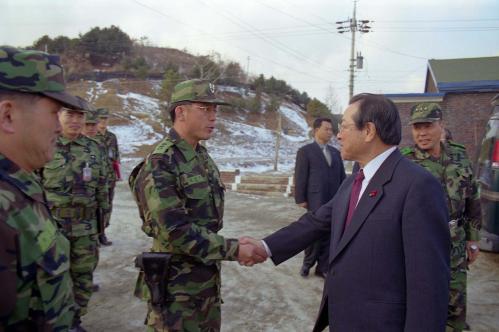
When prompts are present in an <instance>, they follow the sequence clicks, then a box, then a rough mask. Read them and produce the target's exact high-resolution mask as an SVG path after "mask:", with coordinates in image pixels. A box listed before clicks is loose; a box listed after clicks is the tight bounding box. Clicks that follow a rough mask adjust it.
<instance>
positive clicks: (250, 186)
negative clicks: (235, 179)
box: [237, 183, 288, 193]
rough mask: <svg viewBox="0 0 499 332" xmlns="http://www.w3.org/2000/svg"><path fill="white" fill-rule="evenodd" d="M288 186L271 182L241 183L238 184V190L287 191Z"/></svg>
mask: <svg viewBox="0 0 499 332" xmlns="http://www.w3.org/2000/svg"><path fill="white" fill-rule="evenodd" d="M287 188H288V186H286V185H281V184H270V183H239V184H238V185H237V191H240V190H257V191H277V192H282V193H284V192H286V190H287Z"/></svg>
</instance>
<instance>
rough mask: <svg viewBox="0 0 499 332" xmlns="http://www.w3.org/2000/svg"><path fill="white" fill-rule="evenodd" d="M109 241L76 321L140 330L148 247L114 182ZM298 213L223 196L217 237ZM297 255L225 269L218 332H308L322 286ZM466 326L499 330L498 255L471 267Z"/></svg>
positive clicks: (283, 202) (253, 231)
mask: <svg viewBox="0 0 499 332" xmlns="http://www.w3.org/2000/svg"><path fill="white" fill-rule="evenodd" d="M116 189H117V190H116V197H115V201H114V211H113V216H112V221H111V226H110V228H109V230H108V237H109V238H110V239H111V240H112V241H113V245H112V246H110V247H104V248H102V249H101V257H100V262H99V266H98V267H97V270H96V272H95V279H96V282H97V283H99V284H100V286H101V290H100V291H99V292H97V293H95V294H94V295H93V297H92V300H91V302H90V308H89V313H88V314H87V315H86V316H85V317H83V326H84V327H85V328H86V329H87V330H88V331H95V332H100V331H106V332H107V331H120V332H121V331H143V330H144V325H143V322H144V317H145V303H143V302H141V301H140V300H138V299H136V298H134V297H133V294H132V293H133V288H134V285H135V279H136V277H137V270H136V269H135V267H134V264H133V260H134V257H135V256H136V255H137V254H139V253H140V252H142V251H147V250H148V248H149V246H150V243H151V241H150V239H148V238H147V237H146V236H145V235H144V234H143V233H142V232H141V230H140V219H139V216H138V213H137V208H136V206H135V203H134V201H133V199H132V196H131V194H130V193H129V191H128V187H127V186H126V184H125V182H120V183H118V186H117V188H116ZM303 212H304V211H303V210H302V209H300V208H298V207H296V206H295V204H294V202H293V200H292V199H291V198H284V197H282V198H279V197H278V198H275V197H273V198H268V197H258V196H250V195H244V194H238V193H233V192H229V193H228V194H227V201H226V214H225V219H224V223H225V224H224V229H223V230H222V232H221V233H222V234H223V235H224V236H227V237H239V236H241V235H249V236H253V237H256V238H261V237H263V236H265V235H267V234H269V233H271V232H272V231H274V230H277V229H279V228H281V227H283V226H285V225H286V224H288V223H289V222H291V221H293V220H295V218H296V217H298V216H300V215H301V214H302V213H303ZM302 258H303V256H302V254H299V255H297V256H295V257H294V258H292V259H290V260H289V261H287V262H285V263H283V264H281V265H280V266H278V267H275V266H274V265H273V264H272V262H270V261H267V262H265V263H263V264H260V265H257V266H255V267H252V268H250V267H242V266H239V265H238V264H237V263H236V262H224V263H223V272H222V280H223V285H222V297H223V300H224V305H223V307H222V331H227V332H229V331H286V332H288V331H300V332H301V331H310V330H311V329H312V326H313V322H314V320H315V316H316V314H317V311H318V308H319V304H320V298H321V293H322V286H323V280H322V279H320V278H318V277H315V276H310V277H308V278H306V279H304V278H302V277H300V276H299V274H298V271H299V269H300V266H301V261H302ZM468 294H469V297H468V322H469V324H470V325H471V327H472V330H473V331H499V314H498V313H499V254H490V253H482V254H481V255H480V257H479V259H478V261H477V262H476V263H475V264H474V265H473V266H472V267H471V271H470V273H469V286H468Z"/></svg>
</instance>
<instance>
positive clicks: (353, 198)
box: [344, 169, 364, 230]
mask: <svg viewBox="0 0 499 332" xmlns="http://www.w3.org/2000/svg"><path fill="white" fill-rule="evenodd" d="M363 180H364V171H363V170H362V169H360V170H359V171H358V172H357V174H356V175H355V180H354V181H353V186H352V192H351V193H350V203H349V204H348V214H347V220H346V221H345V228H344V230H345V229H347V227H348V225H350V221H351V220H352V216H353V212H354V211H355V208H356V207H357V201H358V200H359V194H360V189H361V188H362V181H363Z"/></svg>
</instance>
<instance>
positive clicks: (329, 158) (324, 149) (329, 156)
mask: <svg viewBox="0 0 499 332" xmlns="http://www.w3.org/2000/svg"><path fill="white" fill-rule="evenodd" d="M322 152H323V153H324V157H326V162H327V164H328V165H329V166H331V154H330V153H329V150H328V149H327V145H324V147H323V148H322Z"/></svg>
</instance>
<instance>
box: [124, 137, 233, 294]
mask: <svg viewBox="0 0 499 332" xmlns="http://www.w3.org/2000/svg"><path fill="white" fill-rule="evenodd" d="M129 183H130V187H131V189H132V192H133V193H134V197H135V199H136V201H137V205H138V207H139V212H140V215H141V218H142V220H143V227H142V229H143V231H144V232H145V233H146V234H147V235H149V236H151V237H153V247H152V251H154V252H167V253H172V254H174V255H173V257H172V261H171V266H170V271H171V272H170V275H169V277H168V294H169V297H170V299H171V300H175V301H183V300H185V301H187V300H189V299H192V298H207V297H216V298H218V297H219V296H220V261H221V260H236V259H237V252H238V241H237V240H235V239H225V238H224V237H222V236H221V235H218V234H217V232H218V231H219V230H220V229H222V218H223V205H224V187H223V184H222V181H221V179H220V173H219V171H218V168H217V167H216V165H215V163H214V162H213V160H212V159H211V158H210V156H209V155H208V152H207V151H206V149H205V148H204V147H203V146H201V145H198V146H197V148H196V149H195V150H194V149H193V148H192V146H191V145H189V144H188V143H187V142H186V141H185V140H183V139H181V138H180V137H179V136H178V134H177V133H176V132H175V130H173V129H172V130H171V131H170V133H169V136H168V137H166V138H165V139H164V140H163V141H161V142H160V143H159V145H158V146H157V147H156V148H155V150H154V151H153V153H152V154H150V155H149V156H148V157H147V158H146V160H145V162H144V163H143V164H140V165H139V166H137V167H136V169H135V170H134V171H133V172H132V174H131V176H130V179H129ZM139 283H140V280H139Z"/></svg>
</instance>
